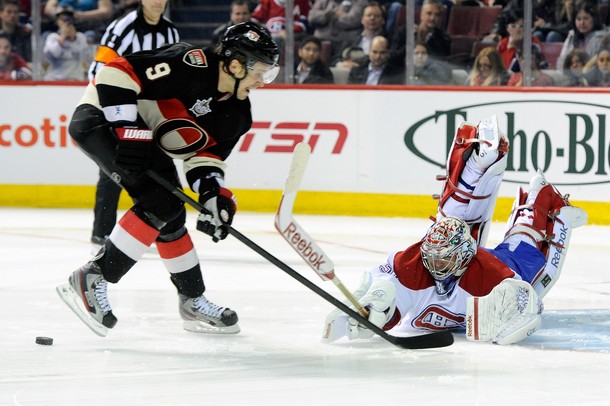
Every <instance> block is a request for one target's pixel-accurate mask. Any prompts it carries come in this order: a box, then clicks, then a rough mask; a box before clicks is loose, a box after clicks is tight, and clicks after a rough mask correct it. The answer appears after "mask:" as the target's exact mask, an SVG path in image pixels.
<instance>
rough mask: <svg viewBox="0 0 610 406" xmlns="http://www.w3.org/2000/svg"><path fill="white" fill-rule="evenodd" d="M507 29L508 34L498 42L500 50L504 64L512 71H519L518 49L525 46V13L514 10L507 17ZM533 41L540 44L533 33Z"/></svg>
mask: <svg viewBox="0 0 610 406" xmlns="http://www.w3.org/2000/svg"><path fill="white" fill-rule="evenodd" d="M506 22H507V24H506V30H507V32H508V35H507V36H506V37H504V38H502V39H501V40H500V42H499V43H498V47H497V48H498V52H500V55H501V56H502V61H503V62H504V66H506V67H507V68H508V70H510V71H511V72H519V71H520V69H521V68H520V64H519V60H518V58H517V53H518V52H517V50H518V49H519V48H521V47H522V46H523V28H524V25H523V24H524V23H523V15H522V14H517V12H512V13H509V14H508V15H507V18H506ZM532 43H534V44H538V45H539V44H540V40H539V39H538V38H536V37H535V36H533V35H532Z"/></svg>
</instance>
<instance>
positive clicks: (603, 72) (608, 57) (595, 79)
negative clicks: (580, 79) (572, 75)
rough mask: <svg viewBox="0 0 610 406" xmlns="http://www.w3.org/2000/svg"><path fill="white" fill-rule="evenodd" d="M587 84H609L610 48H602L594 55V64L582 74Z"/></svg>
mask: <svg viewBox="0 0 610 406" xmlns="http://www.w3.org/2000/svg"><path fill="white" fill-rule="evenodd" d="M583 76H584V78H585V80H586V81H587V83H588V84H589V86H599V87H609V86H610V49H609V48H602V49H600V50H599V52H598V53H597V55H596V56H595V64H594V65H593V67H591V69H589V70H586V71H585V73H584V74H583Z"/></svg>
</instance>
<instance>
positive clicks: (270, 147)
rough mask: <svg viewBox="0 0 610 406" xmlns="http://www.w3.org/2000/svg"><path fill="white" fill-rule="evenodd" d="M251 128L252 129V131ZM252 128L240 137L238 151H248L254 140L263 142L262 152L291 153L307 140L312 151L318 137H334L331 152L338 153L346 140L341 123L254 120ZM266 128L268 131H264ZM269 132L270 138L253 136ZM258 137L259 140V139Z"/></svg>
mask: <svg viewBox="0 0 610 406" xmlns="http://www.w3.org/2000/svg"><path fill="white" fill-rule="evenodd" d="M252 130H253V131H252ZM252 130H251V131H250V132H248V133H246V135H244V136H243V138H242V143H241V146H240V147H239V151H240V152H248V151H249V150H250V149H251V148H252V147H253V144H254V143H255V138H256V142H257V143H258V142H264V145H265V149H264V152H286V153H289V154H291V153H292V152H293V151H294V147H295V146H296V145H297V144H298V143H300V142H307V143H308V144H309V146H310V147H311V150H312V152H313V151H314V149H315V147H316V145H317V144H318V141H319V139H320V137H322V136H323V137H324V138H325V139H326V138H328V137H334V139H333V141H334V143H333V146H332V150H331V153H333V154H340V153H341V151H342V150H343V147H344V146H345V141H346V140H347V127H346V126H345V125H343V124H341V123H310V122H288V121H286V122H281V123H277V124H275V123H272V122H270V121H255V122H254V123H252ZM264 130H268V131H264ZM268 132H270V133H271V140H272V141H268V140H266V139H264V138H263V139H261V137H255V136H256V135H262V134H263V133H268ZM259 139H260V141H259Z"/></svg>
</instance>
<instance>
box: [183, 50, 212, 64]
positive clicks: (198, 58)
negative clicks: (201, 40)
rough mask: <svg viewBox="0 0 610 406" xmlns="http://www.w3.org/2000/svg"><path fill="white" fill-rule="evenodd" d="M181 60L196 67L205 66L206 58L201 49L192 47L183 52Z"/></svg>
mask: <svg viewBox="0 0 610 406" xmlns="http://www.w3.org/2000/svg"><path fill="white" fill-rule="evenodd" d="M182 60H183V61H184V62H185V63H186V64H187V65H191V66H194V67H196V68H207V67H208V60H207V58H206V57H205V54H204V53H203V49H192V50H190V51H188V52H187V53H186V54H184V58H182Z"/></svg>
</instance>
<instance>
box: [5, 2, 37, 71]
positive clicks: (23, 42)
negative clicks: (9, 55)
mask: <svg viewBox="0 0 610 406" xmlns="http://www.w3.org/2000/svg"><path fill="white" fill-rule="evenodd" d="M0 23H1V25H0V32H1V33H4V34H6V35H7V36H8V38H9V40H10V42H11V45H12V47H13V49H12V51H13V52H15V53H16V54H18V55H19V56H21V57H22V58H23V59H25V60H26V61H31V60H32V39H31V38H32V29H31V28H30V27H29V26H27V25H23V24H20V23H19V3H18V2H17V0H4V1H3V2H2V3H0Z"/></svg>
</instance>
